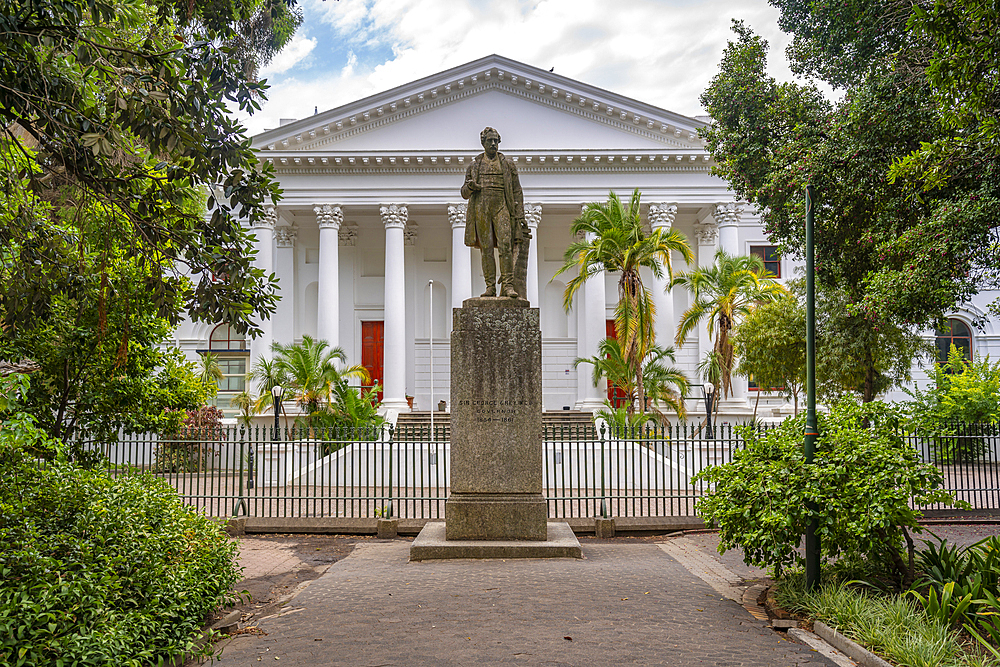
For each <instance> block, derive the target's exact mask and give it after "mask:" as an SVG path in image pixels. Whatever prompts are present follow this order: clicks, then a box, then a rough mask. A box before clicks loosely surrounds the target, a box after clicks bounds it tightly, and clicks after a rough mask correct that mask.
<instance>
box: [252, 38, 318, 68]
mask: <svg viewBox="0 0 1000 667" xmlns="http://www.w3.org/2000/svg"><path fill="white" fill-rule="evenodd" d="M315 48H316V40H315V39H313V38H311V37H306V36H305V35H304V34H303V33H296V35H295V36H294V37H292V39H291V41H290V42H288V44H286V45H285V48H283V49H282V50H281V52H279V53H278V55H276V56H275V57H274V58H273V59H272V60H271V62H269V63H268V64H267V67H264V68H263V69H262V70H261V71H260V75H261V77H266V78H270V77H273V76H274V75H275V74H283V73H285V72H287V71H288V70H290V69H291V68H293V67H295V66H296V65H298V64H299V63H300V62H302V61H303V60H305V59H306V58H308V57H309V54H310V53H312V52H313V49H315Z"/></svg>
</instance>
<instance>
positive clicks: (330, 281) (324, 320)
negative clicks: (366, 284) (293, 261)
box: [313, 204, 344, 347]
mask: <svg viewBox="0 0 1000 667" xmlns="http://www.w3.org/2000/svg"><path fill="white" fill-rule="evenodd" d="M313 211H315V212H316V223H317V224H318V225H319V267H318V268H319V284H318V285H317V291H316V295H317V299H316V307H317V309H318V312H317V313H316V336H317V338H319V339H320V340H325V341H326V342H327V343H329V344H330V347H338V346H340V243H339V234H340V226H341V224H343V222H344V212H343V211H342V210H341V208H340V207H339V206H333V205H331V204H317V205H316V206H313Z"/></svg>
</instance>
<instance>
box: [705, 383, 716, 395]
mask: <svg viewBox="0 0 1000 667" xmlns="http://www.w3.org/2000/svg"><path fill="white" fill-rule="evenodd" d="M705 393H706V394H708V395H709V396H711V395H712V394H714V393H715V385H714V384H712V383H711V382H706V383H705Z"/></svg>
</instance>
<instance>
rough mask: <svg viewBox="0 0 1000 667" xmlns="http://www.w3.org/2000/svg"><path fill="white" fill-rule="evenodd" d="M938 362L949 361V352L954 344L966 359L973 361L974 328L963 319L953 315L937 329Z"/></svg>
mask: <svg viewBox="0 0 1000 667" xmlns="http://www.w3.org/2000/svg"><path fill="white" fill-rule="evenodd" d="M935 342H936V344H937V357H938V363H942V364H943V363H945V362H946V361H948V352H949V351H950V350H951V346H952V345H954V346H955V347H956V348H957V349H958V351H959V352H961V353H962V356H963V357H964V358H965V360H966V361H972V330H971V329H970V328H969V325H968V324H966V323H965V322H963V321H962V320H959V319H956V318H954V317H952V318H951V319H949V320H948V323H947V324H945V325H944V326H943V327H941V328H940V329H938V331H937V338H936V341H935Z"/></svg>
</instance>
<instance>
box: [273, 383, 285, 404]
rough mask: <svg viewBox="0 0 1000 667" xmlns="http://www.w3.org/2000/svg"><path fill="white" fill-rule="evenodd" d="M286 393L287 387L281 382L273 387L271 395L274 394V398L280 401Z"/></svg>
mask: <svg viewBox="0 0 1000 667" xmlns="http://www.w3.org/2000/svg"><path fill="white" fill-rule="evenodd" d="M284 393H285V388H284V387H282V386H281V385H280V384H276V385H274V386H273V387H271V396H273V397H274V400H276V401H280V400H281V397H282V395H284Z"/></svg>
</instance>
